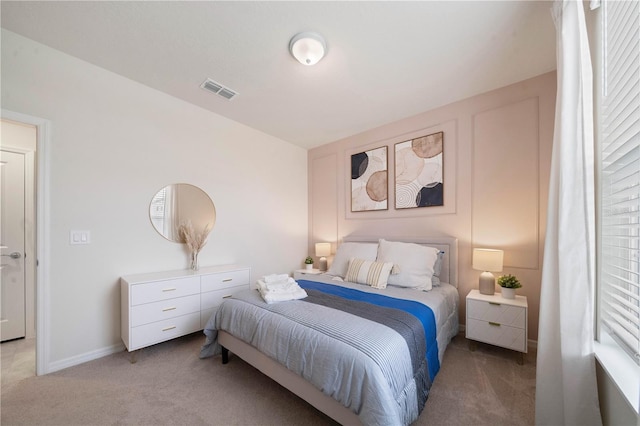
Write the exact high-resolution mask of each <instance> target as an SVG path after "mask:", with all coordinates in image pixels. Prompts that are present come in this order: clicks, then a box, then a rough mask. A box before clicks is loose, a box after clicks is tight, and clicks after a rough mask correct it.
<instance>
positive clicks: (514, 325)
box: [465, 290, 529, 364]
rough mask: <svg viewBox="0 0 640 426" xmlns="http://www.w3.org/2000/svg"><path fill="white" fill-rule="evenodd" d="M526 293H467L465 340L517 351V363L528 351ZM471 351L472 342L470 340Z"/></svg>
mask: <svg viewBox="0 0 640 426" xmlns="http://www.w3.org/2000/svg"><path fill="white" fill-rule="evenodd" d="M528 310H529V307H528V305H527V298H526V297H525V296H516V298H515V299H505V298H503V297H502V295H501V294H500V293H496V294H493V295H486V294H480V292H479V291H478V290H471V291H470V292H469V294H468V295H467V318H466V326H465V330H466V331H465V335H466V337H467V339H470V340H473V341H478V342H484V343H489V344H491V345H495V346H500V347H503V348H507V349H511V350H514V351H518V352H520V356H519V357H518V364H523V363H524V354H525V353H527V314H528ZM470 345H471V348H472V350H473V349H474V345H473V343H472V342H470Z"/></svg>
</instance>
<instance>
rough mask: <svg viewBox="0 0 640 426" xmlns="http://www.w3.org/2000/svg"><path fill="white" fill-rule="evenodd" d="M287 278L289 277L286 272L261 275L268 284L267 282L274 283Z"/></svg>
mask: <svg viewBox="0 0 640 426" xmlns="http://www.w3.org/2000/svg"><path fill="white" fill-rule="evenodd" d="M287 278H289V275H288V274H271V275H265V276H264V277H262V280H263V281H264V282H265V283H267V284H269V283H275V282H278V281H287Z"/></svg>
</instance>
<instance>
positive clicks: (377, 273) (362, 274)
mask: <svg viewBox="0 0 640 426" xmlns="http://www.w3.org/2000/svg"><path fill="white" fill-rule="evenodd" d="M391 268H393V263H391V262H374V261H371V260H364V259H356V258H352V259H351V260H349V268H348V269H347V275H346V277H345V280H346V281H350V282H353V283H358V284H368V285H370V286H371V287H373V288H386V287H387V279H388V278H389V274H390V273H391Z"/></svg>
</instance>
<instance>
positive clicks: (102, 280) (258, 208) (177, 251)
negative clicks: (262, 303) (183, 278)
mask: <svg viewBox="0 0 640 426" xmlns="http://www.w3.org/2000/svg"><path fill="white" fill-rule="evenodd" d="M194 84H195V83H194ZM211 102H226V101H224V100H219V99H216V98H212V100H211ZM2 108H3V109H7V110H10V111H15V112H19V113H24V114H28V115H31V116H35V117H40V118H43V119H47V120H50V121H51V124H52V126H51V127H52V137H51V146H50V147H49V148H50V149H49V151H48V152H49V153H50V200H51V206H50V223H51V226H50V253H51V258H50V259H49V264H50V289H49V294H50V330H51V335H50V336H49V338H50V341H51V350H50V357H49V358H50V359H48V360H45V363H46V364H48V365H49V366H50V367H51V366H53V368H54V369H55V367H56V366H66V365H69V364H70V363H71V364H72V363H73V362H74V361H73V360H76V359H77V360H79V361H80V360H81V359H82V358H83V357H84V356H87V355H86V354H91V353H99V352H101V351H102V352H108V351H110V350H115V349H117V348H119V345H120V305H119V287H118V279H119V277H120V276H121V275H124V274H131V273H138V272H150V271H160V270H171V269H182V268H185V267H187V266H188V261H187V259H188V258H187V253H186V251H185V250H184V248H183V246H182V245H179V244H175V243H171V242H168V241H166V240H165V239H164V238H163V237H161V236H160V235H159V234H157V233H156V231H155V230H154V229H153V227H152V226H151V223H150V221H149V217H148V208H149V202H150V201H151V198H152V197H153V195H154V194H155V193H156V192H157V191H158V190H159V189H160V188H162V187H163V186H165V185H167V184H169V183H176V182H183V183H190V184H193V185H196V186H199V187H200V188H202V189H203V190H204V191H205V192H206V193H207V194H209V196H210V197H211V198H212V199H213V202H214V203H215V206H216V212H217V221H216V225H215V227H214V229H213V231H212V232H211V234H210V237H209V242H208V244H207V246H206V247H205V248H204V249H203V251H202V252H201V254H200V264H201V265H202V266H205V265H221V264H227V263H241V264H246V265H249V266H251V267H252V268H253V271H252V275H253V278H255V277H257V276H259V275H264V274H266V273H272V272H283V271H291V270H293V269H294V268H297V267H299V265H300V263H301V261H302V259H304V257H305V256H306V251H307V161H306V159H307V153H306V151H305V150H303V149H302V148H299V147H296V146H294V145H291V144H289V143H287V142H284V141H282V140H279V139H276V138H273V137H271V136H268V135H265V134H263V133H261V132H258V131H256V130H254V129H251V128H248V127H246V126H244V125H241V124H239V123H236V122H234V121H231V120H228V119H226V118H224V117H221V116H219V115H216V114H213V113H211V112H208V111H206V110H203V109H201V108H198V107H195V106H193V105H191V104H188V103H185V102H183V101H180V100H178V99H175V98H173V97H170V96H168V95H166V94H163V93H160V92H158V91H156V90H153V89H150V88H148V87H146V86H144V85H141V84H139V83H136V82H133V81H131V80H128V79H125V78H123V77H121V76H119V75H116V74H113V73H111V72H108V71H106V70H104V69H101V68H99V67H96V66H93V65H91V64H88V63H86V62H83V61H81V60H79V59H76V58H73V57H71V56H68V55H66V54H63V53H61V52H59V51H56V50H53V49H50V48H48V47H46V46H44V45H42V44H39V43H35V42H33V41H31V40H28V39H25V38H23V37H21V36H18V35H16V34H14V33H11V32H9V31H5V30H2ZM72 229H79V230H89V231H91V244H90V245H74V246H71V245H69V231H70V230H72ZM79 361H78V362H79Z"/></svg>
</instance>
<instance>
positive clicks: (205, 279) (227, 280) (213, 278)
mask: <svg viewBox="0 0 640 426" xmlns="http://www.w3.org/2000/svg"><path fill="white" fill-rule="evenodd" d="M250 280H251V272H250V271H249V269H240V270H237V271H229V272H220V273H217V274H209V275H202V287H201V289H202V292H205V291H213V290H220V289H223V288H229V287H239V286H245V285H246V286H247V288H248V286H249V282H250Z"/></svg>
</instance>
